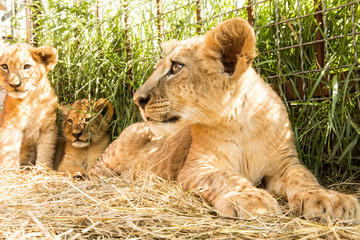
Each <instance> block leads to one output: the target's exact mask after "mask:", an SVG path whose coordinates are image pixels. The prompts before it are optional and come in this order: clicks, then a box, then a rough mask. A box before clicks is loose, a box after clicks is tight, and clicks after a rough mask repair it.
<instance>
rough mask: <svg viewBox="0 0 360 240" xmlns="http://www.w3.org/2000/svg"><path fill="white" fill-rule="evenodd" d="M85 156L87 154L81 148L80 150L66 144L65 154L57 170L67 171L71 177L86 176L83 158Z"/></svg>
mask: <svg viewBox="0 0 360 240" xmlns="http://www.w3.org/2000/svg"><path fill="white" fill-rule="evenodd" d="M68 148H72V151H69V150H68ZM84 158H85V156H84V154H83V153H82V151H81V150H78V149H76V148H73V147H71V146H70V145H68V144H66V145H65V155H64V157H63V159H62V160H61V163H60V165H59V167H58V169H57V170H58V171H59V172H64V173H67V174H68V175H70V176H71V177H75V176H86V170H85V169H84V167H83V160H82V159H84Z"/></svg>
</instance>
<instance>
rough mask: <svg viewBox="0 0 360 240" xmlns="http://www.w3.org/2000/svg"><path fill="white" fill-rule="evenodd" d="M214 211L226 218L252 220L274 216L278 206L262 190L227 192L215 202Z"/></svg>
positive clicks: (270, 196) (277, 211) (274, 200)
mask: <svg viewBox="0 0 360 240" xmlns="http://www.w3.org/2000/svg"><path fill="white" fill-rule="evenodd" d="M214 207H215V209H216V210H217V211H218V212H219V213H221V214H222V215H224V216H227V217H240V218H245V219H252V218H255V217H256V216H259V215H263V214H270V215H276V214H277V213H279V205H278V203H277V201H276V199H275V198H274V197H273V196H272V195H271V194H270V193H268V192H267V191H265V190H263V189H257V188H252V189H250V190H249V191H245V192H238V191H233V192H229V193H227V194H226V195H224V196H222V197H220V198H218V199H217V200H215V203H214Z"/></svg>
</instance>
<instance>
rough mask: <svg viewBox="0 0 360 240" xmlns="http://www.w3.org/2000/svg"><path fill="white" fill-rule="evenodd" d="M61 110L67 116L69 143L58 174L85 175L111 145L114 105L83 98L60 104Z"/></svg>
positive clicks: (64, 132) (65, 126) (66, 132)
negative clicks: (110, 125)
mask: <svg viewBox="0 0 360 240" xmlns="http://www.w3.org/2000/svg"><path fill="white" fill-rule="evenodd" d="M59 108H60V111H61V112H62V114H63V115H64V120H63V134H64V136H65V138H66V140H65V141H66V142H65V149H64V155H63V157H62V160H61V163H60V165H59V167H58V171H60V172H67V173H69V174H70V175H71V176H78V175H84V174H85V173H86V171H87V170H88V169H89V168H91V167H92V166H93V165H94V164H95V163H96V160H97V159H98V158H100V156H101V155H102V153H103V152H104V150H105V148H106V147H107V145H108V144H109V143H110V136H109V135H108V134H107V133H106V132H107V129H108V126H109V124H110V121H111V119H112V116H113V113H114V109H113V106H112V105H111V103H110V102H109V101H108V100H106V99H104V98H101V99H99V100H98V101H96V102H95V101H93V100H91V101H89V100H88V99H82V100H77V101H75V102H74V103H73V104H72V105H65V104H60V107H59Z"/></svg>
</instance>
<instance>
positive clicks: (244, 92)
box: [91, 19, 359, 220]
mask: <svg viewBox="0 0 360 240" xmlns="http://www.w3.org/2000/svg"><path fill="white" fill-rule="evenodd" d="M166 53H167V55H166V56H165V57H164V58H163V59H162V60H161V61H160V62H159V64H158V65H157V68H156V70H155V71H154V73H153V74H152V75H151V76H150V78H149V79H148V80H147V82H146V83H145V84H144V85H143V86H142V87H140V88H139V89H138V90H137V92H136V93H135V95H134V101H135V103H136V104H138V105H139V107H140V110H141V114H142V116H143V118H144V120H145V123H137V124H134V125H132V126H130V127H128V128H127V129H125V131H124V132H123V133H122V134H121V135H120V137H119V138H118V139H117V140H116V141H114V142H113V143H112V144H111V145H110V146H109V148H108V149H106V151H105V153H104V155H103V156H102V158H101V161H100V162H99V163H98V164H97V165H96V166H95V167H94V168H93V169H92V170H91V173H93V174H95V175H103V174H106V171H105V170H104V168H109V169H110V170H112V171H114V172H115V173H118V174H119V173H121V172H122V171H124V170H126V169H132V168H136V167H138V166H140V167H141V168H143V169H145V170H148V169H150V170H151V171H153V172H155V173H157V174H159V175H161V176H165V177H168V178H171V179H176V180H177V181H178V182H179V183H180V184H181V186H182V187H183V188H184V189H185V190H191V191H193V192H196V193H198V194H200V195H201V196H202V197H203V198H204V199H205V200H207V201H209V202H210V203H211V204H213V205H214V207H215V209H216V210H217V211H218V212H219V213H221V214H223V215H225V216H238V217H245V218H251V217H253V216H256V215H259V214H264V213H276V212H278V210H279V208H278V204H277V201H276V200H275V198H274V197H273V196H272V195H271V194H274V195H276V196H278V197H281V198H286V199H288V201H289V204H290V208H291V210H292V211H293V212H294V213H295V214H298V215H304V216H305V217H307V218H320V219H321V220H326V219H327V217H330V218H332V219H334V218H339V219H352V220H357V219H358V218H359V204H358V201H357V200H356V198H354V197H353V196H350V195H345V194H341V193H338V192H334V191H330V190H327V189H325V188H323V187H321V186H320V185H319V183H318V182H317V180H316V179H315V177H314V176H313V175H312V174H311V172H310V171H309V170H307V169H306V168H305V167H303V166H302V165H301V164H300V162H299V159H298V155H297V151H296V147H295V141H294V134H293V131H292V128H291V125H290V121H289V118H288V114H287V109H286V108H285V106H284V104H283V102H282V101H281V99H280V98H279V97H278V96H277V94H276V93H275V92H274V91H273V90H272V89H271V88H270V87H269V85H268V84H267V83H265V82H264V80H263V79H261V77H260V76H259V75H258V74H257V73H256V72H255V71H254V69H253V68H252V67H251V63H252V60H253V58H254V57H255V55H256V54H255V35H254V31H253V29H252V28H251V26H250V25H249V24H248V23H247V22H246V21H245V20H243V19H231V20H228V21H225V22H224V23H222V24H220V25H219V26H217V27H216V28H215V29H213V30H212V31H210V32H208V33H207V34H206V35H204V36H202V37H199V38H194V39H188V40H184V41H178V42H177V41H172V42H171V43H170V46H168V49H167V51H166ZM176 62H178V63H181V64H182V67H181V66H179V65H178V64H176ZM171 69H173V71H171ZM154 166H160V167H154ZM262 179H264V180H265V182H266V190H264V189H259V188H256V187H255V185H256V184H257V183H258V182H259V181H260V180H262Z"/></svg>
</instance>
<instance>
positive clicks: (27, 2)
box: [25, 0, 32, 43]
mask: <svg viewBox="0 0 360 240" xmlns="http://www.w3.org/2000/svg"><path fill="white" fill-rule="evenodd" d="M30 4H31V0H25V5H26V6H25V14H26V41H27V42H28V43H31V42H32V37H31V30H30V28H31V20H30V18H31V17H30V15H31V13H30V7H29V5H30Z"/></svg>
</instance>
